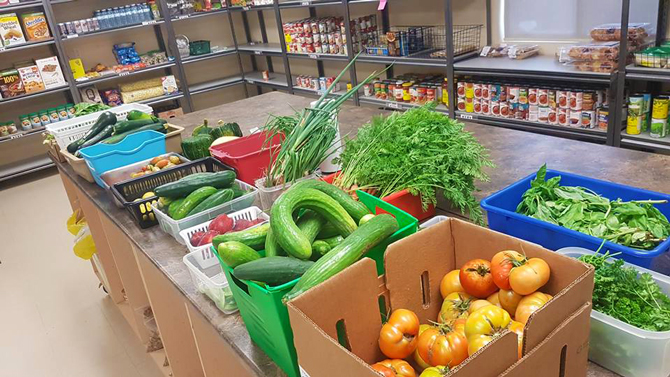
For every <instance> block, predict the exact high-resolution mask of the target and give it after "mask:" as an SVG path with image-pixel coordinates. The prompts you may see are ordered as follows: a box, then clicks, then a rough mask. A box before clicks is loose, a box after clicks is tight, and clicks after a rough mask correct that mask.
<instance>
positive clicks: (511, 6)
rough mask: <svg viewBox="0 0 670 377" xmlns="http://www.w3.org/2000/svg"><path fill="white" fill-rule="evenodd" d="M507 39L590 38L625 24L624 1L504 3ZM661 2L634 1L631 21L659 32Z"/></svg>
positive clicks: (516, 0)
mask: <svg viewBox="0 0 670 377" xmlns="http://www.w3.org/2000/svg"><path fill="white" fill-rule="evenodd" d="M501 1H502V2H503V3H502V11H503V12H502V19H501V21H502V30H501V31H502V33H503V34H502V36H503V40H505V41H510V40H522V41H523V40H527V41H557V42H558V41H571V40H577V39H589V31H590V30H591V28H593V27H594V26H597V25H601V24H606V23H617V24H618V23H620V22H621V8H622V5H621V4H622V3H621V0H597V1H594V0H553V1H549V0H501ZM658 2H659V0H631V4H630V22H645V23H649V24H651V26H652V28H653V29H655V26H656V18H657V13H658Z"/></svg>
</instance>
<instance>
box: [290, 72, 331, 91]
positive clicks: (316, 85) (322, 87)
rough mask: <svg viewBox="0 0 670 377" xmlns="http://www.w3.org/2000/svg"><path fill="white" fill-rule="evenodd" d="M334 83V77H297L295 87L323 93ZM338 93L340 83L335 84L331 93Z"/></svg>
mask: <svg viewBox="0 0 670 377" xmlns="http://www.w3.org/2000/svg"><path fill="white" fill-rule="evenodd" d="M333 82H335V77H332V76H331V77H311V76H304V75H303V76H298V77H296V80H295V86H296V87H298V88H303V89H311V90H316V91H322V92H325V91H326V90H328V88H330V87H331V86H332V85H333ZM339 91H340V83H339V82H338V83H336V84H335V87H334V88H333V90H332V92H339Z"/></svg>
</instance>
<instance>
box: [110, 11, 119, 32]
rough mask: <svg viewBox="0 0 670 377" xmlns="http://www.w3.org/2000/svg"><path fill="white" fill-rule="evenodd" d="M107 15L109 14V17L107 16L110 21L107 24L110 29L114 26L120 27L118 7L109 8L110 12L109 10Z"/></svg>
mask: <svg viewBox="0 0 670 377" xmlns="http://www.w3.org/2000/svg"><path fill="white" fill-rule="evenodd" d="M109 15H110V18H109V21H110V23H109V26H110V27H111V28H112V29H115V28H117V27H120V26H121V17H120V15H119V7H114V8H111V10H110V12H109Z"/></svg>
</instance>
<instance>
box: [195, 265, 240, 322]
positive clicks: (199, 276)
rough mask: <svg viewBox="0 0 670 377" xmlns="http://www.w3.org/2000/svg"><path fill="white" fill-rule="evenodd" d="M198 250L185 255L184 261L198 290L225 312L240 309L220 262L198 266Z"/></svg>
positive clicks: (231, 312)
mask: <svg viewBox="0 0 670 377" xmlns="http://www.w3.org/2000/svg"><path fill="white" fill-rule="evenodd" d="M196 254H197V252H193V253H189V254H186V255H184V258H183V261H184V264H185V265H186V267H187V268H188V271H189V272H190V273H191V279H193V284H195V286H196V288H197V289H198V292H200V293H202V294H204V295H205V296H207V297H209V298H210V299H211V300H212V301H214V304H216V307H217V308H219V310H221V311H222V312H223V313H224V314H233V313H235V312H237V311H238V309H237V304H236V303H235V299H234V298H233V292H232V291H231V290H230V287H229V286H228V280H227V279H226V275H225V274H224V273H223V271H222V270H221V265H219V264H218V263H217V264H215V265H213V266H210V267H207V268H201V267H198V266H197V265H196V264H195V263H194V262H195V260H196V256H195V255H196Z"/></svg>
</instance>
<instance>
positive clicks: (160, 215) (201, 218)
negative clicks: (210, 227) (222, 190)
mask: <svg viewBox="0 0 670 377" xmlns="http://www.w3.org/2000/svg"><path fill="white" fill-rule="evenodd" d="M235 184H236V185H238V186H239V187H240V188H241V189H242V190H244V191H249V193H248V194H244V195H242V196H240V197H239V198H236V199H233V200H231V201H229V202H226V203H223V204H221V205H220V206H216V207H214V208H211V209H208V210H207V211H204V212H200V213H197V214H195V215H193V216H189V217H185V218H183V219H181V220H174V219H173V218H171V217H170V216H169V215H168V214H167V213H165V212H163V211H162V210H161V209H160V208H154V209H153V210H154V214H155V215H156V220H158V225H160V227H161V229H162V230H163V231H164V232H165V233H167V234H169V235H171V236H172V237H174V239H175V240H177V242H179V243H180V244H182V245H186V244H187V243H188V242H184V240H183V239H182V238H181V236H180V235H179V232H181V231H182V230H184V229H187V228H191V227H194V226H196V225H199V224H202V223H204V222H206V221H208V220H214V218H215V217H216V216H218V215H221V214H223V213H230V212H234V211H239V210H242V209H245V208H249V207H251V206H252V205H253V204H254V202H255V201H256V197H257V196H258V190H256V188H255V187H254V186H252V185H249V184H247V183H245V182H242V181H240V180H238V179H236V180H235Z"/></svg>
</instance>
